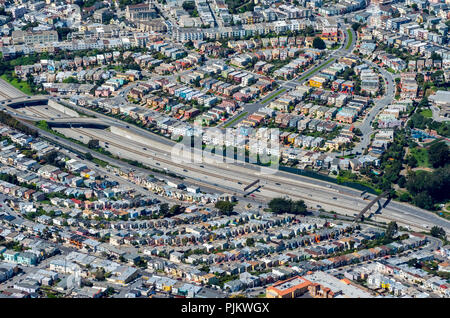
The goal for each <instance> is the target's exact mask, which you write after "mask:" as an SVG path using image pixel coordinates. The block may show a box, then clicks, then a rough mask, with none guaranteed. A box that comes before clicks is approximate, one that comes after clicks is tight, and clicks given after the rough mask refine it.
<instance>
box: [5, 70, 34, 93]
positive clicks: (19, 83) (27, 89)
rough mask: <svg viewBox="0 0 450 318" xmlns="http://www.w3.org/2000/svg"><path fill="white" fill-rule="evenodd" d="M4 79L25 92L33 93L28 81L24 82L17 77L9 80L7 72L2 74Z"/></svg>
mask: <svg viewBox="0 0 450 318" xmlns="http://www.w3.org/2000/svg"><path fill="white" fill-rule="evenodd" d="M1 78H2V79H4V80H5V81H6V82H8V83H9V84H11V85H12V86H14V87H15V88H17V89H18V90H20V91H22V92H23V93H25V94H27V95H33V93H32V91H31V87H30V85H29V84H28V83H27V82H23V81H20V80H18V79H17V78H14V79H13V80H12V81H10V80H9V78H8V77H7V76H6V74H3V75H2V76H1Z"/></svg>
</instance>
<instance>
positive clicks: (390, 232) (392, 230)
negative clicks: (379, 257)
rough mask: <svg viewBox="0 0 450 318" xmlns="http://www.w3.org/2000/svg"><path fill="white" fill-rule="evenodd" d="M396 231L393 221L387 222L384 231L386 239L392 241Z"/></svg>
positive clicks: (395, 224)
mask: <svg viewBox="0 0 450 318" xmlns="http://www.w3.org/2000/svg"><path fill="white" fill-rule="evenodd" d="M397 231H398V225H397V223H396V222H394V221H392V222H389V224H388V227H387V229H386V237H387V238H388V239H392V238H393V237H394V235H395V234H396V233H397Z"/></svg>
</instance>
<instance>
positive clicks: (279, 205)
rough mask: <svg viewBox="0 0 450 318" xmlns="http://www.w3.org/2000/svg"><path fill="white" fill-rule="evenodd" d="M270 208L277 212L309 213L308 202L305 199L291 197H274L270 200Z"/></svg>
mask: <svg viewBox="0 0 450 318" xmlns="http://www.w3.org/2000/svg"><path fill="white" fill-rule="evenodd" d="M269 209H270V210H271V211H272V212H273V213H276V214H281V213H292V214H300V215H305V214H307V209H306V204H305V202H304V201H303V200H299V201H292V200H291V199H284V198H274V199H272V200H271V201H270V202H269Z"/></svg>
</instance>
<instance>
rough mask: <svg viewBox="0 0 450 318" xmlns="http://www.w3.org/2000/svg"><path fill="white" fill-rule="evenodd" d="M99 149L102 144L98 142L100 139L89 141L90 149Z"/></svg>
mask: <svg viewBox="0 0 450 318" xmlns="http://www.w3.org/2000/svg"><path fill="white" fill-rule="evenodd" d="M98 147H100V142H99V141H98V139H91V140H89V142H88V148H89V149H97V148H98Z"/></svg>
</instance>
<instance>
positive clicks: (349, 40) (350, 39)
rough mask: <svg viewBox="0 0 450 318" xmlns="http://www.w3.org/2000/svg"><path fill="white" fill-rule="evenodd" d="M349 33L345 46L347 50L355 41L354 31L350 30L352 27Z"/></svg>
mask: <svg viewBox="0 0 450 318" xmlns="http://www.w3.org/2000/svg"><path fill="white" fill-rule="evenodd" d="M347 34H348V43H347V45H346V46H345V49H346V50H348V49H349V48H350V46H351V45H352V42H353V33H352V31H350V29H347Z"/></svg>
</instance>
